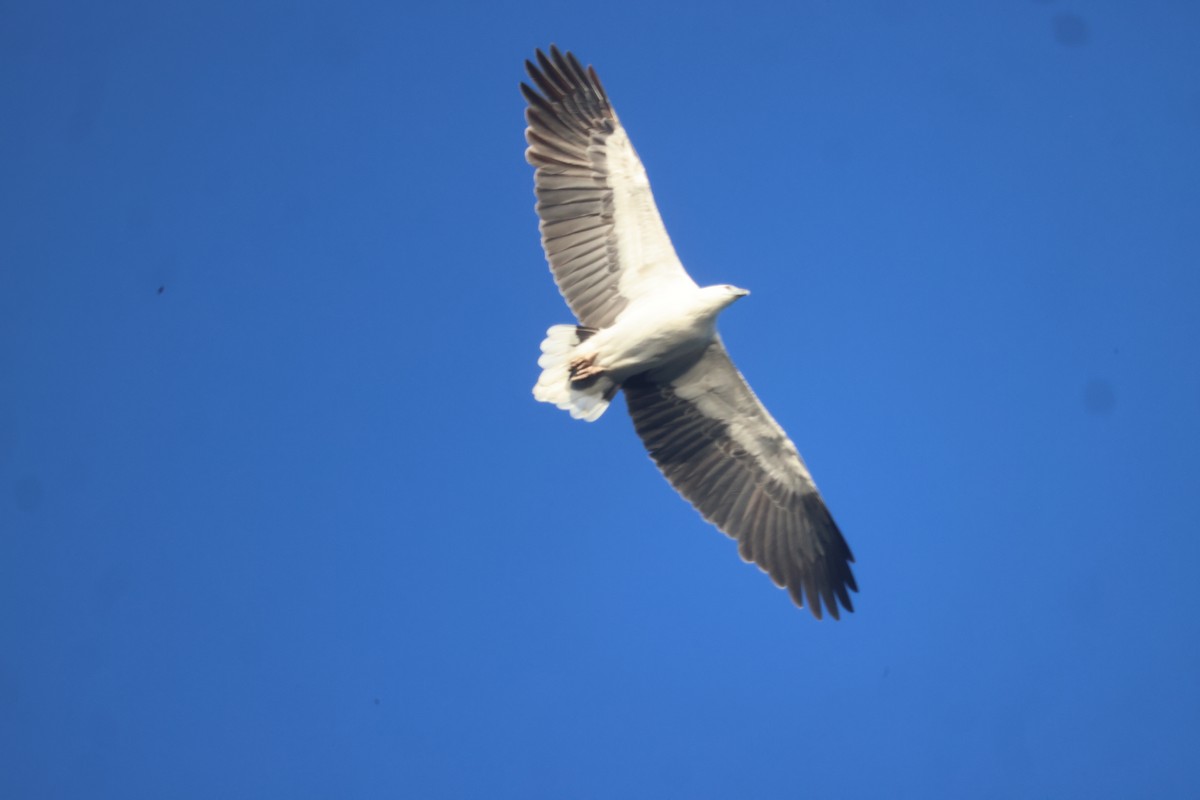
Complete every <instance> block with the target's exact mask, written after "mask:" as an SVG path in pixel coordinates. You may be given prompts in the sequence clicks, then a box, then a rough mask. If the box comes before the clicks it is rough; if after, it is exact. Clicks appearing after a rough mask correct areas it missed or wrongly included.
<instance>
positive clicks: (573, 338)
mask: <svg viewBox="0 0 1200 800" xmlns="http://www.w3.org/2000/svg"><path fill="white" fill-rule="evenodd" d="M595 332H596V330H595V329H594V328H587V327H584V326H582V325H555V326H553V327H552V328H550V330H548V331H546V338H545V339H544V340H542V355H541V357H540V358H538V366H539V367H541V368H542V374H541V376H540V377H539V378H538V382H537V384H536V385H535V386H534V387H533V396H534V397H535V398H536V399H538V400H540V401H542V402H543V403H553V404H554V405H556V406H558V407H559V408H561V409H563V410H564V411H569V412H571V416H572V417H574V418H575V419H583V420H587V421H588V422H593V421H595V420H596V419H599V417H600V415H601V414H603V413H604V409H606V408H608V404H609V403H610V402H611V401H612V399H613V396H614V395H616V393H617V389H619V388H620V387H619V386H618V385H617V384H616V383H614V382H613V381H612V380H610V379H609V378H608V376H606V375H603V374H599V375H591V376H590V377H587V378H583V379H582V380H580V379H577V378H576V377H575V375H574V374H573V370H572V369H571V362H572V361H574V360H575V359H576V358H577V357H578V355H579V354H578V353H576V348H577V347H579V345H580V344H582V343H583V342H585V341H587V340H588V338H589V337H591V335H592V334H594V333H595Z"/></svg>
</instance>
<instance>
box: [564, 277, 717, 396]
mask: <svg viewBox="0 0 1200 800" xmlns="http://www.w3.org/2000/svg"><path fill="white" fill-rule="evenodd" d="M718 310H719V309H714V308H711V304H709V303H707V302H705V298H704V297H703V296H702V295H701V294H700V292H699V291H696V292H688V291H682V292H681V291H679V290H678V289H675V290H672V291H670V292H662V293H658V294H657V295H650V296H647V297H643V298H640V299H639V300H638V301H637V302H635V303H632V304H631V305H630V306H629V307H628V308H626V309H625V311H624V312H623V313H622V314H621V316H620V317H618V319H617V321H616V322H615V323H614V324H613V325H612V327H610V328H606V329H604V330H603V331H601V332H600V333H598V334H597V335H596V336H594V337H592V338H591V339H589V340H588V342H587V344H588V345H590V349H593V350H594V351H595V352H596V354H597V359H598V361H599V364H600V365H601V366H602V367H603V369H604V370H605V371H607V372H608V373H609V374H610V375H611V376H612V377H613V379H614V380H617V381H618V382H619V381H623V380H625V379H626V378H628V377H631V376H633V375H637V374H638V373H641V372H645V371H647V370H650V369H655V368H657V367H660V366H663V365H664V364H667V363H670V362H672V361H674V360H676V359H679V358H683V357H686V356H689V355H693V354H695V353H698V352H700V351H701V350H703V349H704V348H705V347H707V346H708V344H709V343H710V342H711V341H712V339H713V336H714V335H715V333H716V319H717V312H718Z"/></svg>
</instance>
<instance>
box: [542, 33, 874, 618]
mask: <svg viewBox="0 0 1200 800" xmlns="http://www.w3.org/2000/svg"><path fill="white" fill-rule="evenodd" d="M536 61H537V63H536V64H535V63H533V62H529V61H526V62H525V66H526V69H527V70H528V72H529V76H530V78H531V79H532V81H533V84H534V87H536V88H534V87H530V86H528V85H526V84H524V83H522V84H521V91H522V93H523V94H524V96H525V99H526V101H527V102H528V107H527V108H526V110H525V119H526V122H527V123H528V128H526V130H525V138H526V141H527V142H528V143H529V147H528V149H527V150H526V152H525V156H526V158H527V159H528V161H529V163H530V164H532V165H533V166H534V167H536V170H535V172H534V191H535V194H536V195H537V212H538V216H539V217H540V218H541V224H540V225H539V228H540V230H541V233H542V246H543V248H544V249H545V251H546V259H547V261H549V263H550V270H551V272H552V273H553V275H554V280H555V282H556V283H557V284H558V288H559V291H561V292H562V295H563V298H564V299H565V300H566V301H567V305H568V306H570V308H571V311H572V312H574V314H575V316H576V318H577V319H578V320H579V324H578V325H555V326H553V327H551V328H550V329H549V330H548V331H547V334H546V339H545V340H544V341H543V342H542V355H541V357H540V358H539V359H538V365H539V366H540V367H541V368H542V374H541V376H540V377H539V378H538V382H537V385H536V386H535V387H534V390H533V393H534V396H535V397H536V398H537V399H538V400H541V401H543V402H547V403H552V404H554V405H556V406H558V407H559V408H562V409H564V410H566V411H569V412H570V413H571V415H572V416H573V417H577V418H580V419H585V420H588V421H591V420H595V419H597V418H599V416H600V415H601V414H603V413H604V411H605V409H606V408H607V407H608V405H609V403H610V402H611V400H612V399H613V397H615V396H616V393H617V391H618V390H620V391H623V392H624V393H625V399H626V403H627V405H628V408H629V413H630V415H631V416H632V417H633V425H634V428H635V429H636V430H637V433H638V435H639V436H640V437H641V439H642V441H643V442H644V443H645V445H646V449H647V450H648V451H649V453H650V457H651V458H652V459H653V460H654V462H655V463H656V464H657V465H658V467H659V469H661V470H662V472H663V474H664V475H665V476H666V477H667V480H668V481H670V483H671V485H672V486H674V487H675V489H676V490H677V491H678V492H679V493H680V494H681V495H683V496H684V497H685V498H686V499H687V500H688V501H689V502H690V503H691V504H692V505H693V506H695V508H696V509H697V510H698V511H699V512H700V513H701V515H703V517H704V518H705V519H706V520H708V521H709V522H711V523H713V524H714V525H716V526H717V528H719V529H720V530H721V531H722V532H723V533H725V534H726V535H728V536H730V537H732V538H734V539H736V540H737V541H738V552H739V553H740V555H741V556H742V558H743V559H744V560H746V561H752V562H754V563H755V564H757V565H758V566H759V567H760V568H762V569H763V571H765V572H766V573H767V574H768V575H769V576H770V577H771V579H772V580H773V581H774V582H775V584H776V585H777V586H780V587H783V588H786V589H787V590H788V593H789V594H790V595H791V597H792V600H793V601H795V603H796V605H798V606H804V605H807V606H808V608H809V610H810V611H811V612H812V613H813V614H814V615H815V616H816V617H817V618H818V619H819V618H820V617H821V615H822V608H824V609H825V610H827V611H828V612H829V613H830V614H831V615H832V616H833V617H834V618H835V619H836V618H838V615H839V608H844V609H846V610H848V611H853V610H854V607H853V605H852V603H851V601H850V591H857V590H858V587H857V585H856V584H855V582H854V575H853V573H852V572H851V570H850V562H852V561H853V560H854V556H853V555H852V554H851V552H850V548H849V546H848V545H847V544H846V540H845V539H844V538H843V537H842V534H841V532H840V531H839V530H838V527H837V524H836V523H834V521H833V517H832V516H830V513H829V510H828V509H827V508H826V507H825V503H824V501H823V500H822V499H821V495H820V493H819V492H818V491H817V487H816V484H814V483H813V479H812V476H811V475H810V474H809V472H808V468H807V467H806V466H805V465H804V461H803V459H801V458H800V453H799V452H798V451H797V450H796V446H795V445H793V444H792V442H791V440H790V439H788V437H787V434H785V433H784V432H783V429H782V428H781V427H780V426H779V424H778V423H776V422H775V420H774V419H773V418H772V417H771V415H770V414H769V413H767V410H766V408H764V407H763V405H762V403H761V402H759V400H758V398H757V397H756V396H755V395H754V392H753V391H751V389H750V387H749V385H747V383H746V381H745V379H744V378H742V375H741V373H739V372H738V370H737V368H736V367H734V365H733V362H732V361H731V360H730V359H729V355H728V353H726V351H725V346H724V345H723V344H722V343H721V338H720V336H719V335H718V334H717V331H716V319H717V316H718V315H719V314H720V312H721V311H722V310H723V309H725V308H727V307H728V306H729V305H730V304H732V303H734V302H735V301H737V300H738V299H740V298H742V297H745V296H746V295H747V294H749V292H747V291H745V290H744V289H739V288H737V287H735V286H729V285H718V286H707V287H700V286H698V285H697V284H696V282H695V281H693V280H692V279H691V277H690V276H689V275H688V274H687V271H686V270H685V269H684V268H683V265H682V264H681V263H680V261H679V258H678V257H677V256H676V254H675V248H674V247H673V246H672V245H671V239H670V237H669V236H668V235H667V231H666V228H665V227H664V226H663V222H662V218H661V217H660V216H659V214H658V208H657V206H656V205H655V203H654V195H653V194H652V193H651V191H650V181H649V180H648V179H647V177H646V170H645V169H644V168H643V167H642V162H641V160H640V159H639V158H638V156H637V153H636V152H635V151H634V149H633V145H632V144H631V143H630V141H629V137H628V136H627V135H626V133H625V129H624V128H623V127H622V126H621V123H620V120H619V119H618V118H617V115H616V112H614V111H613V108H612V105H611V103H609V100H608V95H607V94H605V91H604V88H603V87H602V86H601V84H600V79H599V78H598V77H597V76H596V71H595V70H594V69H593V68H591V67H588V68H587V69H586V70H585V69H584V68H583V66H582V65H581V64H580V63H579V61H578V59H576V58H575V56H574V55H573V54H571V53H569V52H568V53H563V52H561V51H559V50H558V48H556V47H554V46H551V47H550V53H549V55H547V54H545V53H543V52H542V51H541V50H538V51H537V59H536Z"/></svg>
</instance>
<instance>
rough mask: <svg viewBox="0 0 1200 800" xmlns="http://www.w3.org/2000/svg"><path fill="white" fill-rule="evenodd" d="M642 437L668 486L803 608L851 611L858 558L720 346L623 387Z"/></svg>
mask: <svg viewBox="0 0 1200 800" xmlns="http://www.w3.org/2000/svg"><path fill="white" fill-rule="evenodd" d="M623 388H624V391H625V397H626V400H627V402H628V405H629V413H630V415H632V417H633V425H634V427H635V428H636V429H637V432H638V435H639V436H640V437H641V438H642V441H643V442H644V443H645V445H646V449H647V450H649V451H650V456H651V457H652V458H653V459H654V462H655V463H656V464H658V467H659V469H661V470H662V471H663V474H664V475H666V476H667V480H669V481H670V482H671V485H672V486H674V487H675V489H676V490H678V492H679V493H680V494H681V495H683V496H684V497H685V498H687V500H688V502H690V503H691V504H692V505H693V506H695V507H696V509H697V510H698V511H699V512H700V513H701V514H702V515H703V516H704V518H705V519H706V520H708V521H709V522H711V523H713V524H714V525H716V526H717V527H718V528H720V529H721V531H722V532H724V533H725V534H726V535H728V536H731V537H732V538H734V539H737V540H738V552H739V553H740V554H741V556H742V558H743V559H745V560H746V561H753V562H754V563H756V564H758V566H759V567H761V568H762V569H763V571H765V572H766V573H767V574H768V575H770V576H771V579H772V580H773V581H775V583H776V585H778V586H781V587H786V588H787V590H788V592H789V593H790V594H791V596H792V600H794V601H795V603H796V605H798V606H804V605H805V603H807V604H808V607H809V610H810V611H811V612H812V613H813V615H814V616H816V617H817V618H818V619H820V618H821V607H822V603H823V604H824V607H825V608H826V609H827V610H828V611H829V613H830V614H831V615H832V616H833V618H834V619H837V618H838V604H839V602H840V604H841V606H842V607H844V608H845V609H847V610H848V611H853V610H854V606H853V605H852V604H851V602H850V594H849V592H848V591H847V589H851V590H854V591H858V586H857V585H856V584H855V582H854V575H853V573H852V572H851V571H850V562H852V561H854V556H853V555H852V554H851V553H850V547H849V546H848V545H847V544H846V540H845V539H843V538H842V534H841V532H840V531H839V530H838V527H837V524H836V523H834V521H833V517H832V516H830V514H829V510H828V509H827V508H826V507H825V502H824V501H823V500H822V499H821V495H820V493H819V492H818V491H817V487H816V484H814V483H813V479H812V476H811V475H809V473H808V469H807V468H806V467H805V466H804V461H803V459H801V458H800V453H799V452H798V451H797V450H796V446H795V445H794V444H792V442H791V440H790V439H788V437H787V434H786V433H784V432H783V429H782V428H780V427H779V424H778V423H777V422H775V420H774V419H773V418H772V417H771V415H770V414H769V413H768V412H767V409H766V408H764V407H763V404H762V403H761V402H760V401H759V399H758V398H757V397H756V396H755V394H754V392H753V391H752V390H751V389H750V387H749V386H748V385H747V384H746V381H745V379H744V378H743V377H742V375H741V373H739V372H738V370H737V368H736V367H734V365H733V362H732V361H730V359H729V355H728V353H726V351H725V346H724V345H723V344H722V343H721V341H720V339H719V338H718V339H716V340H714V341H713V343H712V344H711V345H709V347H708V349H707V350H705V351H704V353H703V354H702V355H701V356H700V357H699V358H698V359H696V360H695V361H694V362H692V363H690V364H685V365H680V366H677V367H675V368H674V369H667V370H661V371H659V372H657V373H654V372H651V373H647V374H645V375H641V376H638V377H637V378H634V379H633V380H631V381H628V382H626V383H625V385H624V387H623Z"/></svg>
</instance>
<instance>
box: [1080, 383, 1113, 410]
mask: <svg viewBox="0 0 1200 800" xmlns="http://www.w3.org/2000/svg"><path fill="white" fill-rule="evenodd" d="M1116 404H1117V395H1116V393H1115V392H1114V391H1113V387H1112V384H1111V383H1109V382H1108V381H1106V380H1104V379H1103V378H1092V379H1091V380H1089V381H1088V382H1087V383H1085V384H1084V386H1083V406H1084V408H1086V409H1087V410H1088V413H1091V414H1100V415H1107V414H1111V413H1112V410H1113V408H1114V407H1115V406H1116Z"/></svg>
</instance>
